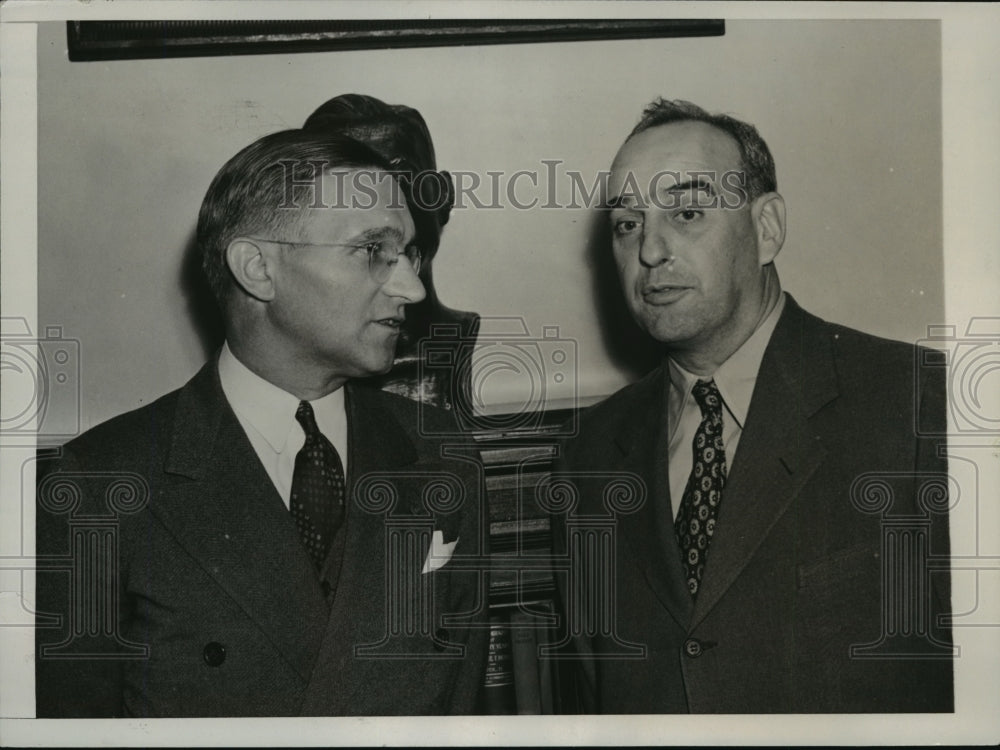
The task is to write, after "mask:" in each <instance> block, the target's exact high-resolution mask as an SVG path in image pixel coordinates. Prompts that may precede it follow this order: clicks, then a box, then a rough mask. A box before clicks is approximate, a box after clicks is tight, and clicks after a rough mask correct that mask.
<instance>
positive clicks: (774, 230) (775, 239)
mask: <svg viewBox="0 0 1000 750" xmlns="http://www.w3.org/2000/svg"><path fill="white" fill-rule="evenodd" d="M750 211H751V216H752V217H753V223H754V228H755V229H756V231H757V260H758V262H759V263H760V265H762V266H766V265H767V264H768V263H771V262H773V261H774V259H775V258H776V257H777V255H778V253H779V252H780V251H781V246H782V245H783V244H784V243H785V199H784V198H782V197H781V195H779V194H778V193H764V194H763V195H760V196H758V197H757V200H755V201H754V202H753V206H751V208H750Z"/></svg>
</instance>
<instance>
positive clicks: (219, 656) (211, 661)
mask: <svg viewBox="0 0 1000 750" xmlns="http://www.w3.org/2000/svg"><path fill="white" fill-rule="evenodd" d="M201 656H202V658H203V659H204V660H205V663H206V664H207V665H208V666H210V667H217V666H219V665H220V664H222V662H224V661H225V660H226V647H225V646H223V645H222V644H221V643H218V642H216V641H212V642H211V643H207V644H205V648H204V649H203V650H202V652H201Z"/></svg>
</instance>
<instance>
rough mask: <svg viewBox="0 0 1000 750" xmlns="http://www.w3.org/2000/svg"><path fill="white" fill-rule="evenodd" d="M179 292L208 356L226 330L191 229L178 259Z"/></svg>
mask: <svg viewBox="0 0 1000 750" xmlns="http://www.w3.org/2000/svg"><path fill="white" fill-rule="evenodd" d="M180 286H181V293H182V294H183V295H184V299H185V301H186V302H187V313H188V318H189V319H190V322H191V327H192V328H193V329H194V331H195V333H197V335H198V341H199V343H200V344H201V348H202V352H203V354H204V358H205V359H206V360H207V359H210V358H211V357H213V356H214V355H215V352H216V351H218V349H219V348H220V347H221V346H222V342H223V340H224V339H225V335H226V330H225V326H224V325H223V322H222V312H221V311H220V310H219V306H218V304H217V303H216V301H215V295H213V294H212V289H211V287H209V285H208V280H207V279H206V278H205V274H204V273H202V270H201V253H200V252H198V242H197V240H196V238H195V232H194V229H192V230H191V234H190V236H189V237H188V241H187V244H186V245H185V247H184V255H183V258H182V260H181V274H180Z"/></svg>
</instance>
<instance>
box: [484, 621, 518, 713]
mask: <svg viewBox="0 0 1000 750" xmlns="http://www.w3.org/2000/svg"><path fill="white" fill-rule="evenodd" d="M483 694H484V701H485V707H486V713H487V714H490V715H506V714H513V713H516V712H517V701H516V697H515V692H514V669H513V661H512V658H511V642H510V625H509V621H508V618H507V615H506V614H503V613H501V614H495V615H491V616H490V648H489V656H488V657H487V662H486V677H485V681H484V685H483Z"/></svg>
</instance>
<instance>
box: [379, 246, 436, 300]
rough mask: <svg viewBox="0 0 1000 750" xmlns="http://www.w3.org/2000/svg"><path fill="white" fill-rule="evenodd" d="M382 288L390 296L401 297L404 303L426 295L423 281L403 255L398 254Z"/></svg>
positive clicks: (420, 298)
mask: <svg viewBox="0 0 1000 750" xmlns="http://www.w3.org/2000/svg"><path fill="white" fill-rule="evenodd" d="M382 290H383V291H384V292H385V293H386V294H388V295H389V296H390V297H402V298H403V299H404V300H405V302H404V304H407V305H411V304H413V303H414V302H419V301H420V300H422V299H423V298H424V297H426V296H427V290H426V289H424V284H423V282H422V281H421V280H420V277H419V276H418V275H417V273H416V271H414V270H413V264H412V263H410V261H409V259H408V258H407V257H406V256H405V255H400V256H399V260H397V261H396V263H395V264H393V266H392V271H391V272H390V274H389V278H388V279H386V280H385V284H384V285H383V287H382Z"/></svg>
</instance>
